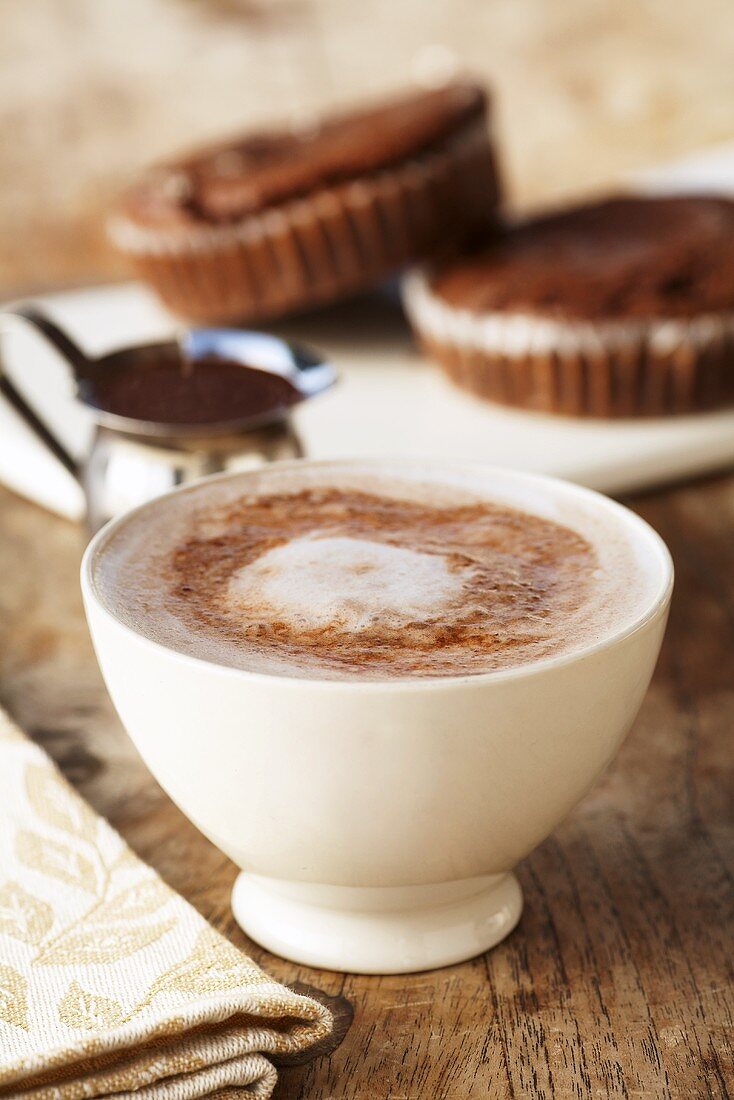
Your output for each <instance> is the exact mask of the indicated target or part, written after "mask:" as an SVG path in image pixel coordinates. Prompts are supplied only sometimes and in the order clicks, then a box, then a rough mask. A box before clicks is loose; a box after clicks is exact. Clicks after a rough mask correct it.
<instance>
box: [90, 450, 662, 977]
mask: <svg viewBox="0 0 734 1100" xmlns="http://www.w3.org/2000/svg"><path fill="white" fill-rule="evenodd" d="M328 465H329V466H330V467H333V466H334V465H335V464H334V463H331V464H328ZM341 465H344V467H345V468H348V467H349V464H341ZM351 465H352V466H354V465H359V466H360V467H363V466H364V465H365V464H364V463H358V464H351ZM375 465H376V468H380V469H385V468H386V466H387V464H386V463H376V464H375ZM395 468H397V469H398V470H399V471H400V473H401V476H403V475H405V476H407V475H411V476H413V475H416V476H421V475H423V474H425V473H427V474H428V475H429V476H441V474H442V472H443V473H445V471H447V470H449V471H451V474H450V476H451V477H454V476H456V474H457V470H458V471H459V472H460V473H461V474H462V476H465V477H466V476H470V477H471V478H472V479H473V480H476V479H479V481H480V482H481V484H482V485H484V486H486V487H487V488H488V489H489V490H490V491H491V493H492V494H493V495H494V496H495V497H498V498H499V499H502V498H503V497H504V498H505V499H508V500H511V501H512V503H515V504H517V505H518V506H520V507H522V506H523V502H526V503H527V506H528V508H529V509H530V510H532V511H536V512H538V513H540V514H546V515H548V516H550V517H551V518H553V516H558V515H564V514H567V513H568V511H569V509H570V510H572V511H573V510H579V509H581V510H582V511H584V513H585V514H587V515H590V516H592V518H594V519H595V520H597V521H600V522H601V523H603V524H604V525H605V526H607V527H608V526H609V525H611V529H612V530H620V531H623V532H626V533H627V535H628V536H629V537H630V538H631V539H632V540H633V544H634V547H635V551H636V553H639V555H641V559H642V560H643V561H644V563H645V567H646V569H647V570H648V571H650V572H651V574H652V583H651V585H650V586H649V588H650V590H649V595H648V596H647V597H646V598H645V599H643V600H642V601H641V603H640V606H639V610H638V613H637V614H636V615H634V616H632V617H631V619H630V621H628V622H627V623H626V625H625V626H624V627H623V628H622V629H620V630H618V631H617V632H616V633H612V634H610V635H609V636H608V637H606V638H604V639H603V640H602V641H599V642H596V643H594V644H591V645H587V646H586V647H585V648H583V649H581V650H580V651H578V652H572V653H564V654H562V655H559V656H556V657H550V658H546V659H543V660H539V661H536V662H534V663H531V664H526V665H522V666H518V667H516V668H511V669H506V670H500V671H496V672H489V673H484V674H480V675H475V676H459V677H447V678H436V679H414V680H388V681H364V680H344V679H342V680H328V679H320V680H313V679H300V678H295V677H288V676H282V675H272V676H270V675H266V674H263V673H254V672H247V671H243V670H240V669H235V668H230V667H224V666H220V665H216V664H213V663H210V662H208V661H204V660H200V659H198V658H195V657H191V656H187V655H184V654H182V653H178V652H175V651H174V650H172V649H168V648H166V647H165V646H163V645H161V644H159V643H157V642H154V641H152V640H151V639H149V638H147V637H145V636H144V635H142V634H140V633H138V632H136V631H135V630H133V629H131V628H130V627H129V626H127V625H125V624H124V623H122V622H121V621H120V620H119V619H117V618H116V617H115V616H114V615H113V614H112V613H111V611H110V610H109V609H108V608H107V607H106V606H105V605H104V603H103V602H102V600H101V599H100V597H99V595H98V593H97V591H96V588H95V581H94V571H95V562H96V560H97V558H98V555H99V554H100V552H101V551H102V550H103V549H104V547H105V545H106V543H107V542H108V540H110V539H111V538H113V537H114V535H115V532H116V531H117V530H118V529H119V528H120V526H121V525H123V524H124V523H125V522H126V517H124V516H123V517H121V518H120V519H117V520H114V521H113V522H112V523H110V524H108V525H107V527H105V528H104V529H103V530H102V531H100V532H99V534H98V535H97V536H96V537H95V538H94V539H93V540H92V542H91V543H90V545H89V548H88V550H87V552H86V554H85V557H84V561H83V563H82V589H83V593H84V601H85V606H86V612H87V618H88V621H89V626H90V630H91V632H92V637H93V640H94V645H95V649H96V652H97V656H98V659H99V663H100V665H101V667H102V672H103V674H104V677H105V680H106V683H107V686H108V688H109V691H110V695H111V696H112V700H113V702H114V704H115V706H116V708H117V710H118V712H119V714H120V717H121V719H122V721H123V723H124V725H125V726H126V728H127V730H128V732H129V734H130V736H131V737H132V739H133V741H134V742H135V744H136V746H137V748H138V749H139V751H140V753H141V755H142V757H143V759H144V760H145V762H146V764H147V765H148V767H149V768H150V770H151V771H152V772H153V774H154V775H155V777H156V778H157V779H158V781H159V782H160V783H161V785H162V786H163V787H164V789H165V790H166V791H167V792H168V794H169V795H170V796H171V798H172V799H173V800H174V801H175V802H176V803H177V804H178V805H179V806H180V807H181V809H182V810H183V811H184V813H186V814H187V815H188V817H190V818H191V820H192V821H193V822H194V823H195V824H196V825H197V826H198V827H199V829H201V831H202V832H203V833H204V834H205V835H206V836H207V837H209V839H210V840H212V841H213V842H214V843H215V844H216V845H218V847H219V848H221V849H222V851H223V852H225V853H226V854H227V855H228V856H229V857H230V858H231V859H233V860H234V861H235V863H237V864H238V866H239V867H241V868H243V874H241V875H240V876H239V879H238V880H237V883H236V884H235V888H234V894H233V907H234V912H235V916H236V917H237V919H238V920H239V922H240V924H241V925H242V926H243V928H244V929H245V931H246V932H248V933H249V934H250V935H251V936H252V938H253V939H255V940H256V941H258V942H259V943H261V944H263V945H264V946H265V947H267V948H269V949H270V950H272V951H274V952H276V953H278V954H280V955H283V956H285V957H286V958H290V959H294V960H295V961H297V962H300V963H306V964H308V965H311V966H320V967H326V968H330V969H338V970H347V971H353V972H361V973H381V974H384V973H400V972H406V971H414V970H423V969H428V968H431V967H437V966H442V965H446V964H448V963H453V962H457V961H459V960H461V959H466V958H470V957H472V956H473V955H476V954H478V953H480V952H482V951H484V950H486V949H487V948H489V947H492V946H493V945H494V944H496V943H498V942H499V941H500V940H501V939H502V938H503V937H504V936H506V935H507V934H508V932H510V931H511V929H512V928H513V927H514V926H515V924H516V923H517V921H518V919H519V916H520V912H521V909H522V896H521V893H520V887H519V885H518V883H517V880H516V878H515V876H514V875H513V874H512V869H513V867H515V865H516V864H517V862H518V861H519V860H521V859H522V858H523V857H524V856H526V855H527V854H528V853H529V852H530V851H531V850H532V849H533V848H534V847H535V846H536V845H537V844H539V843H540V842H541V841H542V840H543V839H544V838H545V837H546V836H548V834H549V833H550V832H551V830H552V829H554V828H555V826H556V825H557V824H558V823H559V822H560V821H561V820H562V819H563V818H564V817H565V816H566V814H567V813H568V812H569V811H570V810H571V809H572V807H573V806H574V805H575V804H576V803H577V802H578V801H579V799H580V798H582V796H583V795H584V794H585V793H586V791H587V790H588V789H589V787H590V786H591V785H592V784H593V783H594V781H595V780H596V779H597V777H598V776H599V774H600V773H601V772H602V770H603V769H604V768H605V767H606V765H607V764H608V763H609V761H610V760H611V759H612V757H613V756H614V754H615V752H616V751H617V749H618V748H619V745H620V743H621V742H622V740H623V738H624V736H625V734H626V733H627V731H628V730H629V728H630V726H631V724H632V722H633V720H634V718H635V716H636V714H637V711H638V709H639V707H640V704H641V702H642V699H643V697H644V694H645V691H646V690H647V686H648V684H649V681H650V677H651V675H652V672H653V668H654V666H655V662H656V659H657V655H658V651H659V649H660V644H661V641H662V637H663V632H664V629H665V623H666V619H667V611H668V605H669V602H670V595H671V591H672V583H673V569H672V563H671V560H670V555H669V554H668V551H667V549H666V547H665V545H664V543H663V542H662V540H661V539H660V538H659V536H658V535H657V534H656V533H655V532H654V531H653V530H652V529H651V528H650V527H648V525H647V524H646V523H644V522H643V521H642V520H641V519H639V518H638V517H637V516H635V515H634V514H633V513H631V512H629V511H628V510H627V509H625V508H622V507H621V506H620V505H618V504H615V503H613V502H612V501H610V500H608V499H607V498H605V497H602V496H600V495H599V494H597V493H593V492H591V491H590V490H587V489H582V488H580V487H578V486H575V485H570V484H568V483H565V482H561V481H557V480H555V479H551V478H541V477H534V476H531V475H527V474H516V473H510V472H508V471H504V470H497V469H492V468H487V467H479V466H475V467H456V468H452V467H451V465H450V464H449V465H448V466H447V464H445V463H441V464H440V465H438V464H436V465H435V466H434V467H431V466H430V465H426V464H424V465H417V466H416V465H415V464H413V465H411V464H409V463H401V464H400V465H399V466H397V467H395V466H393V469H395ZM234 476H237V477H242V476H243V475H241V474H239V475H234ZM447 476H449V475H447ZM218 480H219V479H218ZM199 484H201V483H199ZM177 491H178V492H189V491H191V488H188V487H187V488H185V489H183V490H177ZM159 499H162V498H159ZM163 499H164V498H163ZM157 503H158V502H157V501H152V502H150V503H148V504H145V505H143V506H142V508H141V509H136V510H135V513H134V514H138V513H140V512H141V511H143V510H146V509H147V510H154V509H155V508H156V507H157ZM130 514H132V513H128V515H130Z"/></svg>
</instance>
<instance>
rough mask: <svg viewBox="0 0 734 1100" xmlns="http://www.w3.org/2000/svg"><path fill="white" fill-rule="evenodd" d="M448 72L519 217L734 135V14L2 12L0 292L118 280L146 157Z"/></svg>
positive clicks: (547, 0)
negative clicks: (124, 228) (482, 101)
mask: <svg viewBox="0 0 734 1100" xmlns="http://www.w3.org/2000/svg"><path fill="white" fill-rule="evenodd" d="M454 62H455V63H456V64H457V65H458V67H459V68H460V69H462V70H465V71H467V72H470V73H474V74H476V75H477V76H479V77H480V78H483V79H484V80H486V81H487V82H488V83H489V84H490V85H491V87H492V88H493V90H494V93H495V107H496V111H495V120H496V128H497V132H498V136H499V140H500V148H501V151H502V153H503V160H504V169H505V176H506V179H507V181H508V184H509V191H510V196H511V198H512V200H513V201H514V202H515V203H516V204H517V205H518V206H521V207H527V206H529V205H534V204H538V203H541V202H544V201H553V200H556V199H559V198H564V197H567V196H573V195H578V194H581V193H588V192H591V191H594V190H600V189H604V188H605V187H607V186H609V184H610V183H612V182H613V181H614V180H615V179H617V178H619V177H621V176H622V175H623V174H624V173H625V172H628V171H629V170H630V169H635V168H637V167H645V166H647V165H649V164H652V163H655V162H656V161H660V160H664V159H666V158H670V157H673V156H676V155H678V154H683V153H686V152H689V151H691V150H694V149H698V148H702V147H705V146H706V145H710V144H713V143H716V142H717V141H720V140H724V139H727V138H734V109H733V107H734V4H732V0H63V2H59V0H2V4H0V181H2V182H0V238H1V239H2V242H3V243H2V250H0V294H4V295H6V296H9V295H11V294H17V293H25V292H27V291H32V290H42V289H46V288H50V287H58V286H64V285H72V284H79V283H89V282H95V281H98V280H102V279H108V278H115V277H119V276H120V275H121V271H120V269H119V267H117V266H116V264H117V261H115V259H114V258H113V257H112V256H111V255H110V254H109V252H108V251H107V249H106V247H105V243H104V238H103V236H102V234H101V232H100V224H101V221H102V219H103V216H104V212H105V210H106V207H107V205H108V202H109V199H110V197H111V196H112V195H114V193H115V192H116V191H117V190H118V189H119V188H120V186H121V185H122V184H123V183H124V182H125V181H126V179H127V178H128V176H129V175H131V174H132V173H134V172H135V170H136V169H137V168H138V167H139V166H140V165H142V164H144V163H146V162H148V161H149V160H151V159H155V158H157V157H160V156H165V155H166V154H169V153H171V152H174V151H176V150H178V149H179V148H181V147H182V146H183V147H185V146H187V145H193V144H196V143H197V142H199V141H200V140H202V139H208V138H211V137H217V136H219V135H222V134H228V133H231V132H236V131H237V130H239V129H240V128H242V127H247V126H249V125H251V124H253V123H260V122H269V121H271V120H280V121H288V120H290V119H293V118H298V119H300V118H302V117H305V118H308V116H309V114H310V113H311V112H315V111H318V110H321V109H322V108H324V107H332V106H336V105H341V104H349V103H350V102H352V101H355V100H359V99H361V98H362V97H365V96H369V95H376V94H379V93H382V92H384V91H388V90H390V89H394V88H400V87H401V86H403V85H405V84H406V83H408V82H410V81H411V80H412V79H415V78H419V79H431V78H433V77H435V76H441V75H442V72H443V71H445V70H448V69H449V68H450V66H451V65H452V63H454Z"/></svg>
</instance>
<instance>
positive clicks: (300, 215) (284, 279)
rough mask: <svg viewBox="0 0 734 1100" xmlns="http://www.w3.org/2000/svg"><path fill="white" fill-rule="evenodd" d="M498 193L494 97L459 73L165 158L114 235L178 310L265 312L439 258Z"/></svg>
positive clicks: (214, 314)
mask: <svg viewBox="0 0 734 1100" xmlns="http://www.w3.org/2000/svg"><path fill="white" fill-rule="evenodd" d="M497 199H498V182H497V174H496V170H495V165H494V159H493V154H492V149H491V146H490V141H489V135H488V132H487V102H486V96H485V94H484V93H483V91H482V90H481V89H480V88H478V87H475V86H474V85H472V84H465V83H456V84H450V85H447V86H445V87H443V88H440V89H434V90H432V91H423V92H416V93H413V94H411V95H409V96H405V97H404V98H402V99H396V100H394V101H392V102H389V103H386V104H384V105H382V106H377V107H374V108H371V109H369V110H366V111H360V112H354V113H351V114H348V115H341V116H338V117H336V118H332V119H329V120H326V121H324V122H322V123H321V124H319V125H317V126H316V127H314V128H312V129H306V130H302V131H297V130H287V131H286V130H284V131H279V132H275V131H273V132H262V133H256V134H250V135H247V136H244V137H242V138H240V139H236V140H233V141H230V142H226V143H222V144H219V145H216V146H213V147H211V148H208V149H204V150H202V151H200V152H196V153H194V154H193V155H189V156H185V157H182V158H180V159H179V160H176V161H173V162H170V163H168V164H165V165H160V166H158V167H157V168H154V169H152V170H151V171H150V172H149V173H148V174H147V175H146V176H145V177H144V178H143V179H142V180H141V181H140V182H138V183H137V184H136V185H134V186H133V187H132V188H131V189H130V190H129V191H128V192H127V194H126V195H124V196H123V198H122V199H121V201H120V204H119V207H118V210H117V212H116V214H115V216H114V218H113V220H112V222H111V225H110V232H111V237H112V240H113V242H114V243H115V244H116V246H117V247H118V249H120V250H121V251H122V252H124V253H125V255H126V256H128V257H129V258H130V259H131V260H132V261H133V262H134V264H135V266H136V267H137V270H138V273H139V274H140V275H141V276H142V277H143V278H144V279H146V280H147V281H148V282H150V283H151V285H152V286H153V287H154V288H155V289H156V290H157V291H158V292H159V294H160V295H161V297H162V298H163V300H164V302H165V303H166V304H167V305H168V306H169V307H170V308H171V309H172V310H173V311H174V312H176V313H180V314H183V315H184V316H187V317H189V318H193V319H198V320H205V321H217V320H228V321H245V322H253V321H260V320H265V319H268V318H271V317H275V316H279V315H282V314H285V313H288V312H292V311H297V310H302V309H304V308H308V307H311V306H314V305H317V304H320V303H322V302H326V301H329V300H334V299H337V298H340V297H342V296H345V295H348V294H350V293H353V292H355V291H358V290H360V289H363V288H365V287H367V286H369V285H371V284H374V283H376V282H378V281H379V280H380V279H382V278H384V277H385V276H387V275H389V274H390V273H391V272H393V271H395V270H397V269H399V268H401V267H403V266H405V265H406V264H409V263H411V262H414V261H416V260H419V259H422V258H425V257H427V256H430V255H431V254H432V253H433V252H434V251H435V250H436V249H437V248H439V247H440V246H443V245H445V244H446V243H447V242H448V241H452V240H455V239H457V238H460V237H461V236H463V235H464V234H465V233H466V232H467V231H474V230H476V229H477V228H478V227H483V226H486V225H488V224H490V223H491V222H492V220H493V217H494V212H495V209H496V204H497Z"/></svg>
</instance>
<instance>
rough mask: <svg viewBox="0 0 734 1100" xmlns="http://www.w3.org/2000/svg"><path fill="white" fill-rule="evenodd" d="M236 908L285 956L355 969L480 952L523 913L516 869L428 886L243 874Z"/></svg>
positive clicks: (405, 967) (413, 964)
mask: <svg viewBox="0 0 734 1100" xmlns="http://www.w3.org/2000/svg"><path fill="white" fill-rule="evenodd" d="M232 909H233V911H234V915H235V918H236V920H237V922H238V923H239V924H240V926H241V927H242V929H243V930H244V931H245V932H246V933H247V935H248V936H250V937H251V938H252V939H253V940H255V942H256V943H259V944H260V945H261V946H262V947H265V948H266V949H267V950H268V951H272V952H273V953H274V954H276V955H281V956H282V957H283V958H286V959H291V960H292V961H293V962H297V963H303V964H304V965H306V966H313V967H319V968H321V969H324V970H342V971H347V972H349V973H353V974H409V973H412V972H415V971H419V970H434V969H436V968H437V967H440V966H449V965H451V964H452V963H458V962H463V961H464V960H465V959H471V958H473V957H474V956H475V955H480V954H481V953H482V952H483V951H487V950H488V949H489V948H490V947H494V946H495V944H498V943H499V942H500V940H503V939H504V938H505V936H507V935H508V934H509V933H510V932H511V931H512V929H513V928H514V927H515V925H516V924H517V922H518V921H519V919H520V914H521V912H522V892H521V890H520V884H519V883H518V881H517V879H516V878H515V876H514V875H513V874H511V873H507V874H501V875H483V876H480V877H478V878H471V879H461V880H459V881H456V882H444V883H436V884H432V885H428V886H382V887H380V886H377V887H363V886H322V885H316V884H313V883H307V882H287V881H284V880H282V879H273V878H266V877H263V876H262V875H251V874H248V873H246V872H242V873H241V874H240V875H239V877H238V878H237V881H236V882H235V885H234V889H233V891H232Z"/></svg>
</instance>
